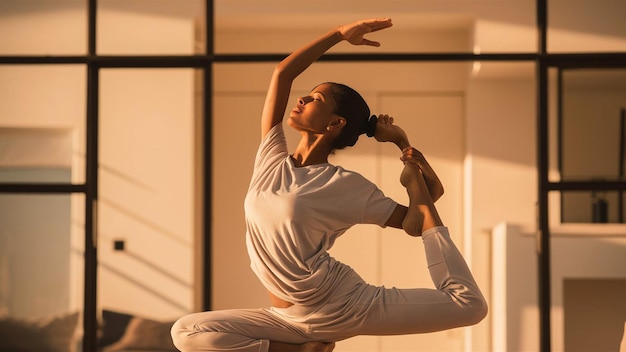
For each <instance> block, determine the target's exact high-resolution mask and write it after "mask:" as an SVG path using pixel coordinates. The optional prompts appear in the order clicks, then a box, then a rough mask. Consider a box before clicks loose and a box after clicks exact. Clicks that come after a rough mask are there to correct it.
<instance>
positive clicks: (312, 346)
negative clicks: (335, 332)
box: [300, 341, 335, 352]
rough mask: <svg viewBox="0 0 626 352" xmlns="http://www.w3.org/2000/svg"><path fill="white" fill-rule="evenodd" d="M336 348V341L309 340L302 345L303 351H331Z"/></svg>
mask: <svg viewBox="0 0 626 352" xmlns="http://www.w3.org/2000/svg"><path fill="white" fill-rule="evenodd" d="M334 348H335V343H334V342H329V343H324V342H317V341H316V342H307V343H305V344H303V345H302V349H301V350H300V351H301V352H330V351H332V350H333V349H334Z"/></svg>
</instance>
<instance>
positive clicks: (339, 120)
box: [326, 116, 346, 131]
mask: <svg viewBox="0 0 626 352" xmlns="http://www.w3.org/2000/svg"><path fill="white" fill-rule="evenodd" d="M345 125H346V119H344V118H343V117H341V116H337V117H336V118H334V119H332V120H331V121H330V122H329V123H328V126H326V130H327V131H332V130H340V129H342V128H343V126H345Z"/></svg>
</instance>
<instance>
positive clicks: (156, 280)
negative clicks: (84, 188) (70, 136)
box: [98, 69, 202, 349]
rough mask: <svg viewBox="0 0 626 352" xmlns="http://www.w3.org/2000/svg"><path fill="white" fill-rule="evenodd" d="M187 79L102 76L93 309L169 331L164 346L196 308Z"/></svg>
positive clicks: (195, 167) (172, 73)
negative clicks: (179, 321) (95, 306)
mask: <svg viewBox="0 0 626 352" xmlns="http://www.w3.org/2000/svg"><path fill="white" fill-rule="evenodd" d="M194 79H195V72H194V70H192V69H161V70H159V69H107V70H102V71H101V88H100V94H101V95H100V98H101V100H100V109H101V121H100V130H99V133H100V164H99V166H100V167H99V180H100V184H99V201H98V216H99V218H98V234H99V237H98V238H99V252H98V255H99V261H98V278H99V287H98V302H99V305H100V306H101V308H102V310H103V312H104V311H107V312H113V313H112V314H121V313H123V314H131V315H134V316H137V317H140V318H145V319H150V320H154V321H160V322H167V324H166V323H164V324H161V325H160V327H161V330H160V333H163V334H167V335H166V337H169V327H171V324H172V321H173V320H175V319H176V318H178V317H180V316H182V315H185V314H187V313H189V312H191V311H193V310H195V309H198V307H195V306H194V300H193V298H194V294H195V293H196V292H199V291H196V289H195V283H194V274H195V271H194V270H196V269H198V270H201V267H200V266H194V264H196V263H195V260H197V259H196V258H195V248H197V247H198V246H197V245H196V242H195V241H196V238H197V236H196V234H197V231H199V230H198V227H196V222H195V219H196V213H195V209H194V204H195V202H196V201H197V199H198V198H197V197H201V196H202V192H200V191H197V190H196V189H195V181H194V180H200V179H199V177H200V176H199V175H197V174H196V173H197V172H200V170H201V164H196V163H195V162H194V160H195V159H194V158H195V155H196V154H195V153H196V150H195V145H196V144H195V143H196V141H195V139H194V133H195V125H194V124H195V121H196V116H195V107H194V106H195V105H194V103H195V88H194ZM105 319H106V318H105ZM168 324H169V325H168ZM168 326H169V327H168ZM168 340H169V339H168ZM161 341H163V340H161ZM162 347H163V346H161V348H162ZM155 349H156V347H155Z"/></svg>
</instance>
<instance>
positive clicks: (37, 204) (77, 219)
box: [0, 194, 85, 351]
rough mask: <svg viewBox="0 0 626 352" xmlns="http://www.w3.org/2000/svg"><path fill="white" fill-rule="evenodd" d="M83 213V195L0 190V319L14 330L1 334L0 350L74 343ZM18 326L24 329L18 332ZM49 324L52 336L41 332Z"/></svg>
mask: <svg viewBox="0 0 626 352" xmlns="http://www.w3.org/2000/svg"><path fill="white" fill-rule="evenodd" d="M84 216H85V215H84V197H83V196H82V195H39V194H37V195H15V194H0V317H1V318H0V322H2V326H3V328H8V329H10V331H13V333H11V334H6V333H5V334H3V341H1V344H2V347H3V350H33V351H34V350H38V351H70V350H74V348H75V347H76V346H78V345H79V343H80V342H79V341H77V339H76V338H74V337H75V336H76V337H78V336H80V333H78V334H77V331H82V312H83V302H84V298H83V297H84V295H83V292H84V259H83V254H84V243H85V242H84V237H85V232H84V220H83V219H84ZM18 324H21V325H18ZM52 324H54V325H52ZM20 327H21V328H23V329H25V330H26V331H28V335H23V334H18V333H17V331H18V330H19V328H20ZM53 328H54V331H55V332H54V334H55V339H47V338H45V337H47V336H48V334H49V332H50V331H51V329H53ZM4 331H5V332H6V331H7V330H4ZM23 336H31V338H30V339H27V340H24V339H23ZM11 337H16V338H19V340H17V341H16V340H11Z"/></svg>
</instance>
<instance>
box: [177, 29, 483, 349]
mask: <svg viewBox="0 0 626 352" xmlns="http://www.w3.org/2000/svg"><path fill="white" fill-rule="evenodd" d="M391 25H392V24H391V20H390V19H372V20H365V21H359V22H356V23H353V24H350V25H345V26H340V27H338V28H335V29H333V30H332V31H330V32H328V33H327V34H325V35H324V36H322V37H320V38H318V39H317V40H315V41H313V42H311V43H310V44H308V45H306V46H304V47H303V48H301V49H299V50H297V51H296V52H294V53H293V54H291V55H290V56H288V57H287V58H285V59H284V60H283V61H282V62H280V63H279V64H278V66H277V67H276V69H275V70H274V73H273V75H272V79H271V82H270V86H269V90H268V93H267V97H266V100H265V106H264V109H263V113H262V118H261V134H262V135H261V139H262V141H261V145H260V147H259V150H258V152H257V156H256V160H255V165H254V172H253V175H252V180H251V183H250V188H249V190H248V194H247V196H246V200H245V212H246V226H247V231H246V244H247V247H248V254H249V256H250V260H251V267H252V269H253V271H254V272H255V274H256V275H257V277H258V278H259V279H260V281H261V282H262V283H263V285H264V286H265V287H266V288H267V290H268V292H269V296H270V298H271V303H272V307H271V308H269V309H236V310H225V311H212V312H202V313H195V314H190V315H188V316H185V317H183V318H181V319H180V320H179V321H177V322H176V324H175V325H174V326H173V328H172V337H173V340H174V343H175V344H176V346H177V347H178V348H179V349H180V350H181V351H184V352H192V351H262V352H265V351H272V352H278V351H332V349H333V348H334V343H335V342H336V341H339V340H343V339H346V338H349V337H352V336H356V335H393V334H414V333H424V332H432V331H438V330H443V329H450V328H455V327H460V326H466V325H471V324H475V323H477V322H479V321H480V320H482V319H483V318H484V316H485V315H486V312H487V306H486V303H485V300H484V298H483V296H482V294H481V293H480V291H479V289H478V287H477V285H476V283H475V282H474V279H473V278H472V275H471V273H470V271H469V269H468V268H467V265H466V264H465V261H464V260H463V257H462V256H461V254H460V253H459V252H458V250H457V249H456V247H455V246H454V244H453V243H452V242H451V240H450V236H449V234H448V230H447V228H446V227H445V226H443V223H442V221H441V219H440V218H439V215H438V213H437V210H436V209H435V206H434V201H435V200H437V199H438V198H439V197H440V196H441V195H442V194H443V187H442V186H441V183H440V182H439V179H438V178H437V175H436V174H435V172H434V171H433V170H432V169H431V167H430V166H429V165H428V163H427V162H426V160H425V159H424V157H423V156H422V154H421V153H420V152H418V151H417V150H416V149H414V148H412V147H411V145H410V143H409V140H408V138H407V136H406V134H405V133H404V131H403V130H402V129H401V128H400V127H398V126H396V125H394V124H393V119H392V118H391V117H389V116H387V115H379V116H378V118H376V117H372V118H369V117H370V111H369V108H368V107H367V104H366V103H365V101H364V100H363V98H362V97H361V96H360V95H359V94H358V93H357V92H356V91H354V90H352V89H351V88H349V87H347V86H345V85H342V84H337V83H323V84H320V85H318V86H317V87H315V88H314V89H313V91H312V92H311V93H310V94H309V95H308V96H305V97H301V98H299V99H298V103H297V105H296V107H295V108H293V109H292V110H291V112H290V114H289V119H288V121H287V122H288V124H289V126H291V127H292V128H294V129H296V130H297V131H299V132H300V134H301V139H300V142H299V143H298V145H297V146H296V149H295V151H294V152H293V153H292V154H291V155H290V154H288V152H287V146H286V141H285V136H284V133H283V127H282V122H283V116H284V114H285V111H286V107H287V102H288V99H289V93H290V90H291V85H292V82H293V80H294V79H295V78H296V77H297V76H298V75H299V74H301V73H302V72H303V71H304V70H305V69H306V68H307V67H309V66H310V65H311V64H312V63H313V62H315V61H316V60H317V59H318V58H319V57H320V56H321V55H322V54H323V53H324V52H326V51H327V50H328V49H330V48H331V47H332V46H334V45H335V44H337V43H339V42H341V41H344V40H345V41H348V42H350V43H351V44H353V45H371V46H379V45H380V44H379V43H378V42H374V41H370V40H368V39H366V38H364V37H363V36H364V35H365V34H367V33H370V32H374V31H378V30H382V29H385V28H388V27H391ZM363 133H366V134H367V135H368V136H374V137H375V138H376V140H377V141H380V142H392V143H394V144H395V145H397V146H398V148H399V149H400V150H401V151H402V157H401V158H400V159H401V161H402V162H403V163H404V165H405V166H404V169H403V171H402V173H401V175H400V182H401V184H402V185H403V186H404V187H405V188H406V190H407V193H408V196H409V205H408V206H403V205H400V204H397V203H396V202H395V201H393V200H392V199H390V198H388V197H386V196H385V195H384V194H383V193H382V192H381V191H380V190H379V189H378V188H377V187H376V186H375V185H374V184H373V183H371V182H370V181H368V180H366V179H365V178H364V177H363V176H361V175H359V174H357V173H355V172H351V171H348V170H345V169H343V168H341V167H339V166H335V165H332V164H330V163H328V157H329V155H330V154H331V153H333V152H334V151H335V150H337V149H342V148H345V147H347V146H352V145H354V144H355V143H356V141H357V139H358V137H359V135H360V134H363ZM359 223H365V224H377V225H379V226H382V227H387V226H388V227H393V228H399V229H404V231H405V232H407V233H408V234H409V235H412V236H422V239H423V242H424V247H425V251H426V258H427V261H428V266H429V271H430V274H431V276H432V279H433V282H434V283H435V286H436V287H437V289H422V288H416V289H396V288H390V289H388V288H385V287H377V286H373V285H369V284H367V283H365V282H364V281H363V280H362V279H361V277H360V276H359V275H358V274H357V273H356V272H354V271H353V270H352V269H351V268H350V267H348V266H347V265H344V264H342V263H340V262H338V261H336V260H335V259H334V258H332V257H331V256H330V255H329V254H328V252H327V250H328V249H329V248H330V247H331V246H332V245H333V243H334V241H335V240H336V239H337V238H338V237H339V236H340V235H342V234H343V233H344V232H345V231H346V230H347V229H348V228H350V227H351V226H353V225H355V224H359Z"/></svg>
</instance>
